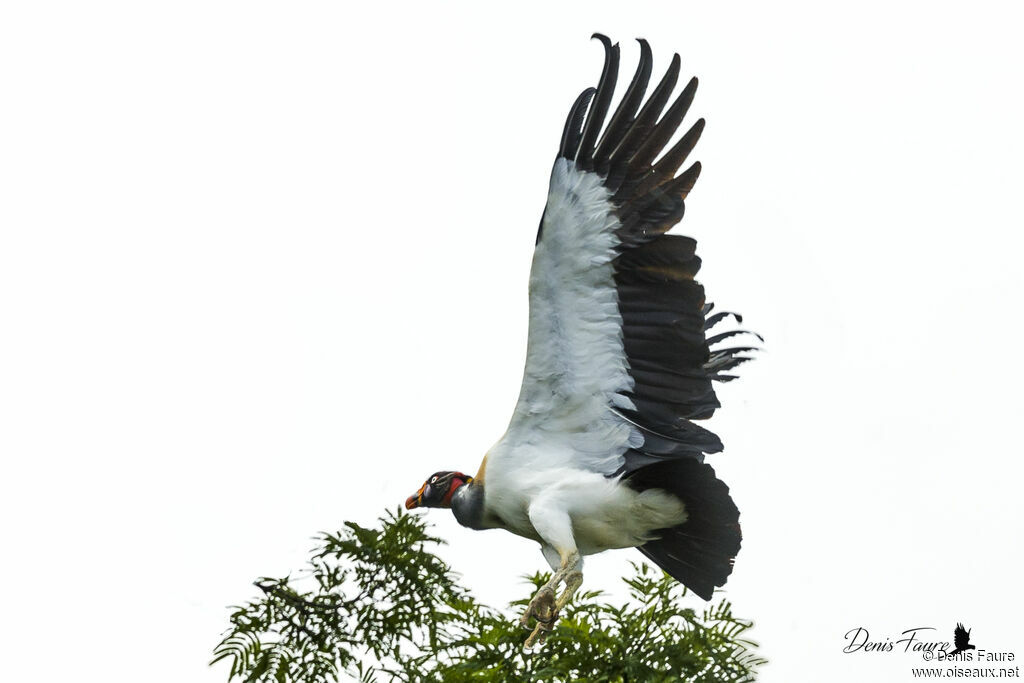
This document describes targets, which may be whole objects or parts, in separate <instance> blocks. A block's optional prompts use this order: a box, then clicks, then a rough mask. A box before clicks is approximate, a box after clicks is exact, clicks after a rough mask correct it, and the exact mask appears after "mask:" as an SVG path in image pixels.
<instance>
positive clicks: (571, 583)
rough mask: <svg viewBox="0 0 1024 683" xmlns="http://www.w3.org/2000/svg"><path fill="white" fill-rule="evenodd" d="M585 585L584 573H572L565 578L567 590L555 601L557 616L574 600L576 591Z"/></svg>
mask: <svg viewBox="0 0 1024 683" xmlns="http://www.w3.org/2000/svg"><path fill="white" fill-rule="evenodd" d="M581 585H583V572H581V571H575V570H574V571H571V572H569V573H568V574H566V576H565V590H564V591H562V594H561V595H559V596H558V599H557V600H555V614H556V615H557V614H558V613H559V612H560V611H561V610H562V608H563V607H565V606H566V605H567V604H569V601H570V600H572V596H574V595H575V594H576V591H578V590H579V589H580V586H581Z"/></svg>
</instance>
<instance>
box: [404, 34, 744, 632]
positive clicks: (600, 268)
mask: <svg viewBox="0 0 1024 683" xmlns="http://www.w3.org/2000/svg"><path fill="white" fill-rule="evenodd" d="M594 37H595V38H597V39H598V40H600V41H601V43H602V44H603V46H604V50H605V61H604V69H603V71H602V73H601V77H600V80H599V81H598V84H597V88H587V89H586V90H584V91H583V92H582V93H581V94H580V96H579V97H577V98H576V101H575V103H573V105H572V108H571V109H570V111H569V116H568V119H567V120H566V122H565V128H564V130H563V132H562V138H561V144H560V145H559V148H558V157H557V158H556V159H555V165H554V168H553V169H552V171H551V183H550V186H549V190H548V198H547V205H546V206H545V208H544V213H543V216H542V218H541V221H540V228H539V230H538V232H537V242H536V248H535V250H534V255H533V267H532V269H531V271H530V332H529V340H528V342H527V356H526V369H525V372H524V375H523V384H522V389H521V391H520V394H519V401H518V403H517V404H516V407H515V412H514V413H513V415H512V420H511V422H510V423H509V426H508V430H507V431H506V432H505V435H504V436H502V437H501V439H500V440H498V442H497V443H496V444H495V445H494V446H493V447H492V448H491V449H490V451H489V452H488V453H487V454H486V455H485V456H484V459H483V462H482V463H481V464H480V468H479V470H478V471H477V473H476V474H475V475H473V476H469V475H466V474H463V473H462V472H458V471H440V472H436V473H434V474H432V475H431V476H430V477H429V478H428V479H427V481H426V482H425V483H424V484H423V486H421V487H420V489H419V490H418V491H417V492H416V493H415V494H413V495H412V496H410V497H409V499H408V500H407V501H406V503H405V505H406V508H409V509H412V508H417V507H442V508H451V510H452V512H453V513H454V514H455V518H456V519H457V520H458V521H459V523H460V524H462V525H463V526H467V527H469V528H471V529H494V528H499V529H505V530H507V531H510V532H512V533H514V534H517V535H519V536H524V537H526V538H530V539H533V540H535V541H537V542H538V543H539V544H540V547H541V552H542V553H543V554H544V557H545V559H546V560H547V561H548V563H549V564H550V565H551V568H552V570H553V571H554V575H553V577H552V578H551V581H550V582H549V583H548V584H547V585H545V586H544V587H542V588H541V589H540V590H539V591H538V592H537V594H536V595H535V597H534V598H533V600H532V601H531V602H530V604H529V607H528V608H527V609H526V612H525V613H524V614H523V617H522V623H523V625H524V626H528V625H529V623H530V620H531V619H533V620H535V621H536V626H535V628H534V630H533V632H532V633H531V635H530V637H529V638H528V639H527V643H526V644H527V646H528V647H529V646H532V645H533V644H534V643H535V642H538V641H543V639H544V636H545V635H546V633H547V632H548V631H550V629H551V627H552V624H553V623H554V621H555V619H556V618H557V616H558V613H559V610H560V609H561V608H562V607H563V606H564V605H565V604H566V603H567V602H568V601H569V599H570V598H571V597H572V595H573V593H574V592H575V591H576V590H577V589H578V588H579V586H580V584H581V583H582V581H583V574H582V572H581V569H582V566H583V560H582V558H583V556H585V555H590V554H593V553H599V552H602V551H604V550H609V549H612V548H637V549H639V550H640V552H642V553H643V554H644V555H646V556H647V557H648V558H649V559H650V560H652V561H653V562H655V563H656V564H657V565H658V566H660V567H662V568H663V569H664V570H665V571H666V572H668V573H669V574H671V575H672V576H673V577H675V578H676V579H677V580H679V581H680V582H682V583H683V584H684V585H685V586H686V587H687V588H689V589H690V590H691V591H692V592H694V593H696V594H697V595H699V596H700V597H701V598H703V599H705V600H709V599H710V598H711V595H712V592H713V591H714V589H715V587H716V586H722V585H724V584H725V581H726V579H727V578H728V576H729V574H730V573H731V572H732V566H733V559H734V558H735V556H736V554H737V552H738V551H739V549H740V526H739V510H738V509H737V508H736V505H735V504H734V503H733V501H732V498H731V497H730V496H729V488H728V487H727V486H726V485H725V484H724V483H722V482H721V481H720V480H719V479H718V478H717V477H716V476H715V472H714V470H713V469H712V468H711V466H710V465H707V464H705V463H704V454H706V453H715V452H718V451H721V450H722V442H721V441H720V440H719V438H718V436H716V435H715V434H714V433H712V432H710V431H708V430H707V429H705V428H703V427H701V426H699V425H698V424H697V422H696V421H698V420H705V419H707V418H709V417H711V415H712V413H714V411H715V409H716V408H718V407H719V402H718V399H717V398H716V396H715V391H714V384H713V383H714V382H716V381H718V382H726V381H729V380H731V379H734V375H732V374H729V373H730V371H731V370H733V368H735V367H736V366H737V365H739V364H740V363H743V362H744V361H746V360H749V358H750V356H749V355H748V352H751V351H754V350H755V349H756V347H752V346H727V347H726V348H722V347H721V345H720V343H721V342H724V341H725V340H727V339H729V338H732V337H734V336H736V335H738V334H744V332H743V331H742V330H735V329H731V330H729V331H725V332H721V333H718V334H714V333H712V332H711V330H712V328H714V327H715V326H716V325H717V324H719V323H721V322H722V321H724V320H726V319H727V318H730V317H732V318H734V319H735V320H736V321H740V317H739V316H737V315H733V314H730V313H726V312H716V313H713V312H712V305H711V304H709V303H705V299H704V288H703V287H702V286H701V285H700V284H698V283H697V281H696V280H694V276H695V275H696V273H697V270H698V269H699V268H700V258H699V257H698V256H696V254H695V247H696V242H695V241H694V240H693V239H691V238H689V237H684V236H682V235H669V234H667V233H668V230H669V229H670V228H672V226H674V225H675V224H676V223H678V222H679V220H680V219H681V218H682V217H683V206H684V204H683V200H684V199H685V198H686V196H687V194H689V192H690V190H691V189H692V188H693V185H694V183H695V182H696V180H697V176H698V175H700V168H701V167H700V164H699V163H694V164H693V165H692V166H690V167H689V168H687V169H686V170H685V171H683V172H682V173H679V174H678V175H677V171H678V169H679V168H680V167H681V166H682V165H683V163H684V162H685V161H686V159H687V157H688V156H689V155H690V152H691V151H692V150H693V147H694V145H695V144H696V143H697V140H698V138H700V135H701V132H702V131H703V129H704V120H703V119H700V120H698V121H697V122H696V123H694V124H693V125H692V126H691V127H690V128H689V130H688V131H687V132H686V133H685V134H683V135H682V136H681V137H680V138H679V139H678V141H677V142H676V143H675V144H674V145H672V146H671V148H669V149H668V150H667V151H665V148H666V147H667V146H668V143H669V142H670V139H671V138H672V137H673V134H674V133H675V132H676V130H677V129H678V127H679V125H680V123H682V121H683V118H684V117H685V115H686V112H687V110H688V109H689V108H690V103H691V102H692V101H693V96H694V93H695V91H696V89H697V79H696V78H693V79H691V80H690V81H689V82H688V83H687V84H686V85H685V87H683V89H682V91H681V92H680V93H679V94H678V96H677V97H676V98H675V100H674V101H672V103H671V105H670V106H669V107H668V109H667V111H666V110H665V106H666V104H668V103H669V100H670V99H671V95H672V92H673V90H674V89H675V86H676V81H677V79H678V78H679V55H675V56H674V57H673V58H672V62H671V64H670V65H669V68H668V71H667V73H666V74H665V75H664V77H663V78H662V79H661V81H660V82H659V83H658V84H657V86H656V87H655V88H654V90H653V91H652V92H651V93H650V95H649V96H646V95H647V89H648V81H649V79H650V76H651V49H650V46H649V45H648V44H647V42H646V41H645V40H642V39H641V40H640V41H639V43H640V60H639V65H638V66H637V69H636V74H635V75H634V76H633V79H632V81H631V82H630V84H629V86H628V88H627V89H626V92H625V94H624V95H623V96H622V98H621V100H620V101H619V103H618V106H617V107H616V108H615V111H614V113H612V115H611V118H609V119H608V120H607V124H606V122H605V119H606V115H607V113H608V111H609V109H610V105H611V102H612V93H613V91H614V89H615V82H616V77H617V75H618V67H619V46H618V45H617V44H616V45H612V43H611V41H610V40H609V39H608V38H606V37H605V36H602V35H595V36H594ZM645 96H646V99H645ZM663 112H664V113H663ZM559 585H564V590H563V592H562V593H561V595H556V593H557V590H558V587H559Z"/></svg>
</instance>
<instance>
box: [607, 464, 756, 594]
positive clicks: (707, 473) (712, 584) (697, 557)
mask: <svg viewBox="0 0 1024 683" xmlns="http://www.w3.org/2000/svg"><path fill="white" fill-rule="evenodd" d="M649 458H650V456H647V457H646V458H643V459H649ZM636 460H637V461H638V462H639V460H640V459H639V458H637V459H636ZM625 481H626V483H627V484H628V485H630V486H631V487H633V488H634V489H636V490H638V491H643V490H646V489H651V488H657V489H662V490H665V491H668V492H669V493H671V494H673V495H675V496H677V497H678V498H679V499H680V500H682V501H683V504H684V505H685V506H686V513H687V520H686V521H685V522H683V523H682V524H680V525H679V526H676V527H672V528H671V529H663V530H661V531H660V532H659V535H660V537H659V538H657V539H655V540H653V541H649V542H647V543H645V544H644V545H642V546H640V547H639V548H638V550H640V552H642V553H643V554H644V555H646V556H647V557H648V558H650V559H651V560H652V561H653V562H654V563H655V564H657V565H658V566H659V567H661V568H662V569H664V570H665V571H666V572H668V573H669V574H671V575H672V576H673V577H674V578H675V579H676V580H678V581H679V582H680V583H682V584H683V585H684V586H686V587H687V588H689V589H690V590H691V591H693V592H694V593H696V594H697V595H699V596H700V597H701V598H703V599H705V600H710V599H711V596H712V594H713V593H714V590H715V588H716V587H718V586H723V585H725V582H726V579H728V578H729V575H730V574H731V573H732V565H733V560H734V558H735V557H736V554H737V553H739V550H740V542H741V540H742V537H741V534H740V524H739V517H740V512H739V509H737V507H736V504H735V503H733V501H732V498H731V497H730V496H729V487H728V486H726V485H725V483H724V482H722V481H721V480H719V479H718V478H717V477H716V476H715V471H714V470H713V469H712V468H711V466H710V465H707V464H704V463H702V462H698V461H697V460H694V459H691V458H672V459H668V460H657V461H655V462H652V463H650V464H646V465H644V466H641V467H639V468H638V469H636V470H634V471H633V472H630V473H628V474H627V475H626V480H625Z"/></svg>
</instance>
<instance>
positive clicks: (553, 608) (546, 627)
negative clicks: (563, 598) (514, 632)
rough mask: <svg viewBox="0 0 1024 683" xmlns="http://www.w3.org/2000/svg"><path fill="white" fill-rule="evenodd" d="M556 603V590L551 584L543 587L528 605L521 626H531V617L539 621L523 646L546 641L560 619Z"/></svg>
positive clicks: (530, 646)
mask: <svg viewBox="0 0 1024 683" xmlns="http://www.w3.org/2000/svg"><path fill="white" fill-rule="evenodd" d="M556 603H557V601H556V598H555V591H554V590H553V589H552V588H551V587H550V586H544V587H542V588H541V589H540V590H539V591H537V594H536V595H534V596H533V599H532V600H530V604H529V605H527V607H526V611H525V612H523V616H522V618H520V619H519V624H520V626H522V627H524V628H530V626H529V624H530V617H533V619H534V620H535V621H536V622H537V623H536V625H535V626H534V627H533V631H532V632H531V633H530V635H529V637H528V638H527V639H526V642H525V643H524V644H523V647H525V648H527V649H530V648H532V647H533V646H534V645H539V644H540V643H543V642H544V640H545V639H546V638H547V634H548V633H549V632H550V631H551V629H552V628H553V627H554V623H555V621H556V620H557V619H558V607H557V604H556Z"/></svg>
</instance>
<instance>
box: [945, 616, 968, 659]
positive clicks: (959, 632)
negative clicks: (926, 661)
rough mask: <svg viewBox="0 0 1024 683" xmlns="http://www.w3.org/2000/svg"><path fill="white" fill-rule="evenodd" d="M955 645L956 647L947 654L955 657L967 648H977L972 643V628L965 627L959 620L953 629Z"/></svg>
mask: <svg viewBox="0 0 1024 683" xmlns="http://www.w3.org/2000/svg"><path fill="white" fill-rule="evenodd" d="M953 645H954V646H955V647H956V649H955V650H953V651H952V652H950V653H949V654H948V655H946V656H947V657H955V656H956V655H958V654H960V653H961V652H964V651H965V650H974V649H975V647H974V646H973V645H971V631H970V629H966V628H964V625H963V624H961V623H960V622H957V625H956V628H955V629H953Z"/></svg>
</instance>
